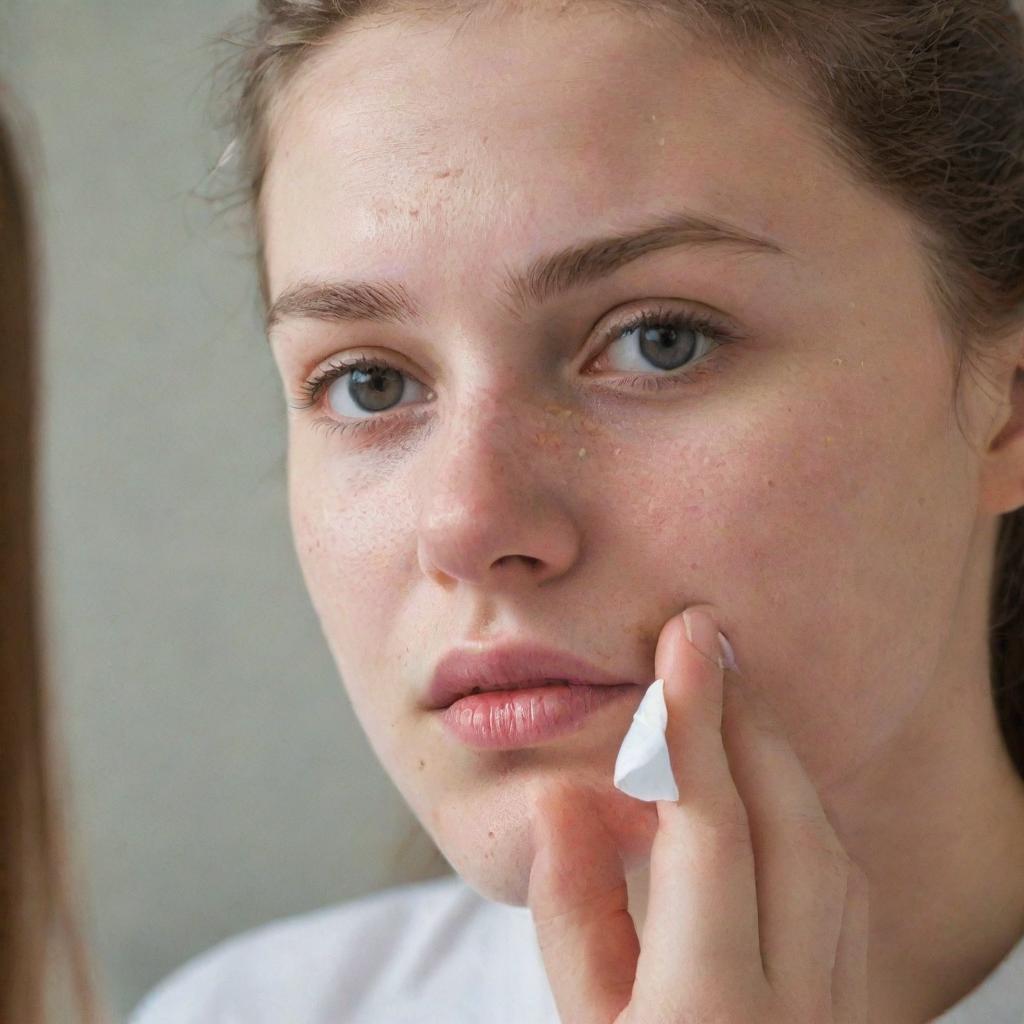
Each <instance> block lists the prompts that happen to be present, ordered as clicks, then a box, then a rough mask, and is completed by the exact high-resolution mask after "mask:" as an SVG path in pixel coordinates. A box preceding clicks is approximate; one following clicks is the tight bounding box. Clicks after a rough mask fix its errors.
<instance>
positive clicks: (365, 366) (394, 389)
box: [296, 358, 430, 420]
mask: <svg viewBox="0 0 1024 1024" xmlns="http://www.w3.org/2000/svg"><path fill="white" fill-rule="evenodd" d="M301 390H302V393H303V394H304V395H305V396H306V400H305V401H304V402H302V403H300V404H298V405H297V406H296V408H299V409H308V408H310V407H312V406H313V405H315V404H316V403H317V401H318V400H319V399H320V397H321V396H322V395H326V398H327V404H328V405H329V406H330V409H331V411H332V412H333V413H335V414H336V415H338V416H340V417H342V418H343V419H348V420H353V419H356V420H363V419H373V418H374V414H376V413H381V412H387V411H388V410H390V409H393V408H395V407H396V406H397V405H398V404H399V403H400V402H401V400H402V399H403V398H409V397H411V398H413V399H416V398H421V399H422V398H424V397H428V396H429V395H430V392H429V390H428V389H427V388H426V387H425V386H424V385H423V384H422V383H420V382H419V381H418V380H416V379H415V378H413V377H410V376H409V375H408V374H406V373H404V372H403V371H401V370H399V369H397V368H396V367H394V366H392V365H391V364H390V363H386V362H384V361H382V360H379V359H365V358H360V359H353V360H350V361H348V362H344V361H339V362H337V363H332V364H331V365H329V366H326V367H324V369H323V370H321V371H319V372H318V373H317V374H315V375H314V376H313V377H311V378H310V379H309V380H308V381H306V382H305V383H304V384H303V385H302V388H301ZM405 404H408V403H405Z"/></svg>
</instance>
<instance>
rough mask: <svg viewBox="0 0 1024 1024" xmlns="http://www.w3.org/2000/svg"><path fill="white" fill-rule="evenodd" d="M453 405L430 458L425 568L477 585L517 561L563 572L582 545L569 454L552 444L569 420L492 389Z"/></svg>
mask: <svg viewBox="0 0 1024 1024" xmlns="http://www.w3.org/2000/svg"><path fill="white" fill-rule="evenodd" d="M456 404H457V406H458V408H450V411H449V414H448V418H447V422H442V424H441V426H440V429H439V430H438V431H437V433H436V434H435V435H434V437H433V438H432V441H431V443H432V444H434V445H435V446H436V448H435V451H434V452H432V453H431V458H429V460H425V462H428V461H429V466H428V467H427V469H426V474H427V476H426V478H425V480H424V481H423V482H422V486H423V492H422V493H423V495H424V502H423V507H422V513H421V519H420V523H419V546H420V561H421V565H422V566H423V568H424V569H425V570H429V569H432V570H434V571H441V572H443V573H445V574H447V575H448V576H451V577H454V578H461V579H464V580H467V581H470V580H471V581H474V582H476V583H481V582H482V581H483V580H484V579H486V578H487V576H486V574H487V570H489V569H490V568H491V567H492V566H495V565H497V564H506V565H507V564H511V563H512V562H519V563H520V564H526V565H529V566H530V567H531V569H532V570H533V571H534V572H535V573H537V572H540V573H548V572H551V571H557V570H558V568H559V567H562V568H564V567H565V566H566V565H567V564H569V563H571V560H572V559H573V558H574V557H575V551H576V548H577V545H578V541H577V537H576V526H575V524H574V523H573V521H572V518H571V512H570V509H569V506H568V502H567V501H566V491H565V486H564V485H565V483H566V482H567V472H566V470H565V467H564V466H562V465H560V462H561V461H562V460H563V459H566V456H567V454H568V453H567V452H565V451H563V449H564V448H565V445H561V444H560V445H557V446H554V445H552V444H551V443H550V442H548V443H546V442H545V438H553V437H554V434H553V433H552V432H553V431H561V432H564V431H565V430H566V426H565V420H566V419H567V418H562V419H561V425H560V426H556V425H555V424H554V423H553V422H552V420H553V419H556V420H557V419H558V417H557V416H556V415H554V412H553V410H552V409H550V408H546V407H551V406H552V405H553V403H552V402H551V401H550V400H547V401H545V400H544V399H539V398H530V397H529V396H526V395H524V394H523V393H522V392H521V391H520V390H518V389H515V390H510V389H509V388H508V387H502V388H499V387H497V386H496V385H494V384H493V383H482V384H478V385H477V386H476V387H475V388H472V389H471V390H470V391H467V392H466V393H464V394H463V396H462V397H461V399H460V400H459V401H458V402H457V403H453V405H456ZM509 556H518V558H510V557H509ZM538 565H539V569H538Z"/></svg>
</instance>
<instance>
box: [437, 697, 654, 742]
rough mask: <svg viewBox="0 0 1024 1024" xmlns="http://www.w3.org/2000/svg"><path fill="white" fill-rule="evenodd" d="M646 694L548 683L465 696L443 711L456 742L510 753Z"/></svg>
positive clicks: (568, 731) (573, 729) (559, 734)
mask: <svg viewBox="0 0 1024 1024" xmlns="http://www.w3.org/2000/svg"><path fill="white" fill-rule="evenodd" d="M642 693H643V691H642V690H641V689H640V688H639V687H637V686H636V685H634V684H633V683H626V684H623V685H617V686H607V685H605V686H586V685H575V684H567V683H549V684H546V685H544V686H534V687H529V688H527V689H519V690H495V691H491V692H488V693H479V694H472V695H470V696H466V697H461V698H460V699H459V700H457V701H455V702H454V703H453V704H451V705H450V706H449V707H446V708H444V710H443V711H441V713H440V714H441V721H442V722H443V723H444V726H445V728H446V729H447V730H448V732H449V733H450V734H451V735H452V736H453V737H454V738H456V739H458V740H459V741H461V742H462V743H464V744H466V745H467V746H470V747H473V748H475V749H478V750H510V749H514V748H516V747H526V746H530V745H532V744H535V743H543V742H546V741H548V740H554V739H557V738H559V737H562V736H567V735H569V734H571V733H573V732H576V731H577V730H578V729H580V728H582V726H583V725H584V724H585V723H586V721H587V720H588V719H589V718H590V717H591V716H592V715H593V714H594V712H596V711H597V710H598V709H599V708H601V707H604V706H605V705H606V704H611V703H614V702H616V701H621V700H624V699H625V698H627V697H628V698H629V699H631V700H633V701H634V702H635V701H637V700H639V699H640V697H641V696H642Z"/></svg>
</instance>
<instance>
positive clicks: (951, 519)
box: [640, 380, 971, 785]
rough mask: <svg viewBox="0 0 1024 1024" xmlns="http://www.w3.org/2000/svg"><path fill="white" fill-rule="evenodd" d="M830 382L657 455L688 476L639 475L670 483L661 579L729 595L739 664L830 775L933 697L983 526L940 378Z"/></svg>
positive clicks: (658, 526) (656, 483)
mask: <svg viewBox="0 0 1024 1024" xmlns="http://www.w3.org/2000/svg"><path fill="white" fill-rule="evenodd" d="M827 383H829V387H827V388H823V387H820V386H819V388H818V389H817V391H816V395H815V396H814V397H810V396H808V395H806V394H804V395H796V394H794V395H787V396H778V395H776V396H774V397H773V398H772V399H770V400H766V402H765V404H764V405H763V407H759V408H753V409H752V410H751V415H750V417H749V419H748V420H747V421H746V426H744V425H742V424H740V422H739V420H738V418H735V417H734V418H733V420H732V421H731V422H730V424H729V426H728V428H727V433H721V432H715V433H712V432H711V431H709V432H708V434H707V436H706V437H705V438H703V439H702V440H700V441H698V442H697V443H691V444H689V445H688V446H687V447H686V448H685V449H683V448H682V447H680V446H676V447H675V448H673V449H672V450H670V451H668V452H666V451H662V452H660V453H657V455H656V456H655V459H654V462H655V463H656V464H658V465H660V466H665V465H672V464H674V465H678V466H679V467H680V471H679V474H678V475H677V476H671V475H670V476H666V475H665V474H664V472H663V471H661V472H660V477H659V475H658V473H656V472H654V471H652V472H651V473H650V474H649V475H648V479H647V480H646V481H642V482H641V483H640V486H642V487H644V489H645V491H646V493H647V494H656V495H658V500H657V501H656V502H652V503H651V504H650V517H649V519H648V520H647V522H646V527H645V532H650V533H654V534H656V535H658V536H660V537H662V544H661V545H660V551H661V552H662V553H663V557H662V558H661V559H657V558H655V559H654V560H653V561H651V560H650V556H651V555H656V554H657V552H656V551H654V550H651V552H650V555H649V556H648V559H649V561H648V563H647V565H646V567H645V569H646V572H645V575H646V578H647V580H648V584H647V586H648V587H650V586H651V584H650V581H651V580H654V579H660V580H661V589H662V590H663V591H665V592H670V590H669V588H671V587H673V586H674V587H675V589H676V592H677V593H679V594H680V598H681V599H686V600H688V601H705V600H706V601H709V602H711V603H713V604H715V605H716V606H717V607H719V608H720V609H721V611H722V615H723V625H724V626H725V627H726V632H727V633H728V634H729V636H730V639H731V640H732V642H733V646H734V648H735V651H736V655H737V659H738V661H739V664H740V667H741V670H743V671H744V672H745V673H746V674H747V675H748V676H749V677H750V681H751V684H752V685H753V686H755V687H756V688H758V689H759V690H760V691H762V692H763V693H765V695H766V697H768V699H769V700H770V702H771V703H772V705H773V706H774V707H775V709H776V711H777V713H778V715H779V717H780V719H781V720H782V721H783V724H784V725H785V726H786V727H787V732H788V734H789V735H790V738H791V741H792V742H793V744H794V747H795V748H796V749H797V751H798V753H799V754H800V755H801V757H802V759H803V760H804V762H805V764H806V766H807V768H808V770H809V771H811V772H812V775H814V776H815V777H817V779H818V781H819V783H820V784H822V785H828V784H829V783H830V782H832V781H834V780H836V779H838V778H839V777H840V776H841V775H844V774H845V773H847V772H849V771H853V770H856V768H857V766H858V765H859V764H862V763H864V762H865V761H867V760H870V758H871V757H872V756H873V754H875V753H876V752H877V751H878V749H879V748H880V747H881V746H882V745H884V743H885V742H886V740H887V739H888V738H889V737H891V736H893V735H894V734H895V732H896V731H897V730H898V729H899V727H900V726H901V724H902V723H903V722H905V720H906V717H907V716H908V715H909V714H910V713H911V712H912V710H913V707H914V705H915V704H916V702H917V701H918V700H919V698H920V695H921V692H922V688H923V687H925V686H926V685H927V683H928V679H929V676H930V674H931V672H932V669H933V666H934V664H935V661H936V659H937V658H938V657H939V644H940V642H941V638H942V637H943V635H944V624H945V623H946V622H948V621H949V617H950V616H951V614H952V609H953V608H954V607H955V603H956V597H957V587H958V585H959V580H960V579H961V565H962V562H963V560H964V559H965V558H966V556H967V551H968V545H969V534H970V526H971V519H970V502H971V493H970V482H969V480H968V479H967V477H966V475H959V476H958V475H957V473H955V472H952V471H951V467H952V466H954V465H955V464H956V455H955V449H954V445H955V440H954V439H953V435H952V434H951V433H950V432H949V430H948V424H947V422H946V420H945V418H944V416H945V414H944V411H943V409H942V408H941V407H940V406H939V404H938V401H939V400H941V397H942V394H943V393H942V391H941V388H939V387H938V386H936V388H935V389H934V391H933V392H932V395H934V396H938V398H937V399H936V398H930V399H928V401H930V402H933V403H935V404H934V405H933V406H925V405H924V404H922V403H921V401H920V400H918V401H917V402H916V404H915V401H914V399H913V398H912V397H909V396H908V395H906V394H904V395H899V394H897V393H896V391H895V389H892V388H891V385H890V389H891V393H890V394H889V395H888V397H887V399H886V400H885V401H880V400H878V399H875V398H873V397H871V396H870V392H869V390H868V388H867V386H866V384H865V382H864V381H861V382H860V383H861V385H864V386H863V388H862V389H861V390H860V391H859V392H858V391H856V390H851V389H850V388H847V387H845V386H840V385H841V384H843V383H844V382H843V381H840V380H836V381H834V382H827ZM691 441H692V438H691ZM671 551H678V552H679V558H678V559H673V558H671V557H668V558H665V557H664V553H665V552H671ZM669 574H671V578H670V577H669ZM895 666H899V669H898V670H895V668H894V667H895Z"/></svg>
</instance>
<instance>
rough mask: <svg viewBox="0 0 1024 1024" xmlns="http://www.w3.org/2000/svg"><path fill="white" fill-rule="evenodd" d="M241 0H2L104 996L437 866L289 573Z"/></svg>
mask: <svg viewBox="0 0 1024 1024" xmlns="http://www.w3.org/2000/svg"><path fill="white" fill-rule="evenodd" d="M252 5H254V0H173V2H167V0H0V58H2V74H3V77H5V78H7V79H9V80H11V81H13V84H14V86H15V89H16V92H17V94H18V97H19V99H20V101H21V106H22V107H23V108H24V109H25V110H26V111H27V112H28V114H30V116H31V120H32V121H33V122H34V125H35V141H34V145H33V144H32V140H31V139H30V140H28V141H29V143H30V149H32V150H33V155H32V160H33V184H34V186H35V191H36V198H37V203H38V206H39V209H40V214H41V219H42V228H43V232H44V236H45V243H46V251H45V263H46V291H47V294H46V306H45V312H46V322H45V346H44V360H45V364H44V379H43V382H42V394H43V399H44V415H45V437H44V464H43V474H44V479H43V484H44V500H45V504H46V509H45V515H46V522H45V541H46V555H45V557H46V576H47V589H48V607H49V614H50V625H51V627H52V636H53V654H52V658H53V660H52V666H51V668H52V672H53V677H54V681H55V684H56V690H57V696H58V699H59V701H60V705H61V710H62V711H63V723H64V732H65V736H66V740H67V744H66V745H67V748H68V751H69V760H70V771H71V777H72V783H73V790H72V792H73V797H74V808H73V810H74V824H75V830H74V838H75V839H76V840H77V843H76V845H77V847H78V849H77V852H78V855H79V861H80V863H81V865H82V874H83V876H84V877H83V881H84V882H85V883H86V891H87V893H88V896H89V901H88V905H87V909H88V918H89V925H90V931H91V937H92V939H93V943H94V950H95V953H96V960H97V963H98V966H99V970H100V976H101V981H102V982H103V983H104V987H105V989H106V991H107V993H108V997H109V1001H110V1004H111V1006H112V1008H113V1010H114V1011H115V1012H117V1013H118V1014H123V1013H124V1012H125V1011H126V1010H127V1009H128V1008H129V1007H130V1006H131V1005H133V1004H134V1003H135V1001H136V1000H137V999H138V998H139V997H140V996H141V995H142V993H143V992H144V991H145V990H146V989H147V988H149V987H150V986H151V985H152V984H154V983H155V982H156V981H157V980H158V979H159V978H161V977H162V976H163V975H164V974H165V973H167V972H168V971H169V970H171V969H172V968H174V967H175V966H177V965H178V964H179V963H181V962H182V961H183V960H184V959H186V958H187V957H189V956H191V955H193V954H195V953H197V952H199V951H200V950H202V949H204V948H206V947H207V946H209V945H210V944H211V943H213V942H215V941H216V940H218V939H221V938H223V937H226V936H228V935H230V934H232V933H234V932H237V931H239V930H241V929H244V928H248V927H251V926H254V925H257V924H259V923H261V922H263V921H267V920H270V919H272V918H274V917H278V916H282V915H287V914H292V913H296V912H301V911H304V910H309V909H313V908H316V907H318V906H322V905H324V904H328V903H332V902H337V901H339V900H343V899H348V898H350V897H354V896H358V895H360V894H362V893H365V892H369V891H372V890H376V889H380V888H383V887H385V886H387V885H390V884H395V883H398V882H402V881H409V880H414V879H417V878H425V877H430V876H432V875H437V874H443V873H445V872H447V871H450V868H449V867H448V866H447V865H446V864H445V862H444V861H443V860H441V859H440V858H439V857H438V855H437V854H436V852H435V851H433V849H432V846H431V844H430V842H429V840H428V839H427V838H426V837H425V836H424V835H423V834H422V833H419V837H418V838H414V840H413V841H412V842H411V843H405V840H406V839H407V838H408V836H409V835H410V833H411V832H412V833H413V834H414V835H415V831H414V830H415V823H414V819H413V817H412V815H411V814H410V812H409V811H408V810H407V808H406V807H405V805H404V802H403V801H402V799H401V797H400V796H399V795H398V793H397V791H396V790H395V789H394V787H393V785H392V784H391V782H390V780H389V779H388V777H387V776H386V775H385V774H384V772H383V770H382V769H381V767H380V766H379V765H378V763H377V761H376V759H375V757H374V755H373V753H372V751H371V750H370V748H369V745H368V743H367V741H366V740H365V738H364V736H363V734H362V732H361V730H360V728H359V726H358V723H357V722H356V720H355V717H354V715H353V714H352V712H351V709H350V707H349V704H348V701H347V698H346V697H345V694H344V691H343V688H342V686H341V683H340V681H339V680H338V678H337V674H336V672H335V669H334V666H333V663H332V661H331V659H330V655H329V653H328V651H327V648H326V644H325V643H324V641H323V639H322V637H321V635H320V632H319V627H318V625H317V622H316V619H315V616H314V614H313V611H312V608H311V606H310V604H309V602H308V599H307V597H306V595H305V591H304V589H303V585H302V580H301V576H300V574H299V570H298V567H297V564H296V561H295V557H294V554H293V551H292V548H291V538H290V535H289V532H288V523H287V508H286V501H285V493H284V482H285V476H284V444H285V432H284V404H283V398H282V396H281V393H280V391H279V388H278V382H277V377H276V374H275V371H274V367H273V363H272V360H271V358H270V354H269V350H268V348H267V345H266V342H265V340H264V338H263V334H262V329H261V325H260V321H259V315H258V313H259V307H258V300H257V295H258V290H257V285H256V278H255V274H254V270H253V267H252V264H251V262H250V261H249V254H248V242H247V240H246V239H245V238H244V236H243V235H242V234H241V233H240V231H239V230H238V229H237V227H234V226H232V223H231V222H230V221H226V220H225V219H224V217H223V215H222V214H218V213H217V212H216V208H215V207H213V206H212V205H211V204H210V202H209V201H208V200H207V199H204V198H202V197H203V196H205V195H210V194H212V193H213V192H215V191H216V190H217V186H218V184H221V185H222V184H223V182H220V183H218V182H217V181H216V180H213V181H210V180H208V175H209V172H210V170H211V168H212V167H213V165H214V164H215V163H216V159H217V157H218V155H219V153H220V150H221V143H222V142H223V136H222V135H217V134H216V132H215V129H214V125H213V124H212V123H211V119H210V88H211V69H212V67H213V64H214V62H215V60H216V59H217V56H218V53H217V52H215V51H214V50H213V49H211V47H210V42H211V40H213V39H215V37H216V36H217V35H218V33H219V32H220V31H221V30H222V29H223V28H224V27H225V26H226V25H227V24H228V23H229V22H230V21H231V20H232V19H233V18H234V17H235V16H236V15H237V14H239V13H241V12H245V11H248V10H250V9H251V6H252ZM352 780H358V786H357V785H356V784H355V782H354V781H352ZM403 851H404V852H403Z"/></svg>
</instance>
